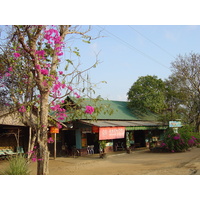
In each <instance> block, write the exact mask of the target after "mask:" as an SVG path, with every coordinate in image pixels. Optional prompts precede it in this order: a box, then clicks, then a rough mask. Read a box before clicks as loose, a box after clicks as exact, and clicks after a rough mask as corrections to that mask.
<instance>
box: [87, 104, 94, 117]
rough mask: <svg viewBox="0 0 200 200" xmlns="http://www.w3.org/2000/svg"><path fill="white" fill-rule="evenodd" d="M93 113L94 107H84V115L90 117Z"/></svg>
mask: <svg viewBox="0 0 200 200" xmlns="http://www.w3.org/2000/svg"><path fill="white" fill-rule="evenodd" d="M93 112H94V107H92V106H86V107H85V113H87V114H90V115H91V114H92V113H93Z"/></svg>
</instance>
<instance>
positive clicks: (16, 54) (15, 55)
mask: <svg viewBox="0 0 200 200" xmlns="http://www.w3.org/2000/svg"><path fill="white" fill-rule="evenodd" d="M13 55H14V57H15V58H18V57H20V56H21V55H20V53H14V54H13Z"/></svg>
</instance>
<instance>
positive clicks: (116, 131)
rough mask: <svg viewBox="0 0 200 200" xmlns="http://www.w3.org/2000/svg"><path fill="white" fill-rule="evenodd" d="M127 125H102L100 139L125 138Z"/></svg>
mask: <svg viewBox="0 0 200 200" xmlns="http://www.w3.org/2000/svg"><path fill="white" fill-rule="evenodd" d="M124 135H125V127H100V128H99V140H112V139H120V138H124Z"/></svg>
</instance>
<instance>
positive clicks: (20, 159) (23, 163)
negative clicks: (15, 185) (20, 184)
mask: <svg viewBox="0 0 200 200" xmlns="http://www.w3.org/2000/svg"><path fill="white" fill-rule="evenodd" d="M3 174H4V175H30V171H29V170H28V163H27V159H26V158H25V156H23V155H21V154H19V155H16V156H13V157H10V158H9V167H8V169H6V170H5V171H4V172H3Z"/></svg>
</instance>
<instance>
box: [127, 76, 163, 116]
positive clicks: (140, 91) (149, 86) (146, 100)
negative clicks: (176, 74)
mask: <svg viewBox="0 0 200 200" xmlns="http://www.w3.org/2000/svg"><path fill="white" fill-rule="evenodd" d="M164 91H165V84H164V82H163V81H162V80H161V79H158V77H157V76H149V75H148V76H142V77H139V78H138V80H137V81H136V82H135V83H134V84H133V85H132V87H131V88H130V90H129V92H128V100H129V101H130V104H129V107H130V108H137V109H139V110H141V111H143V112H145V111H146V110H150V111H152V112H155V113H161V112H162V111H163V109H165V93H164Z"/></svg>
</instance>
